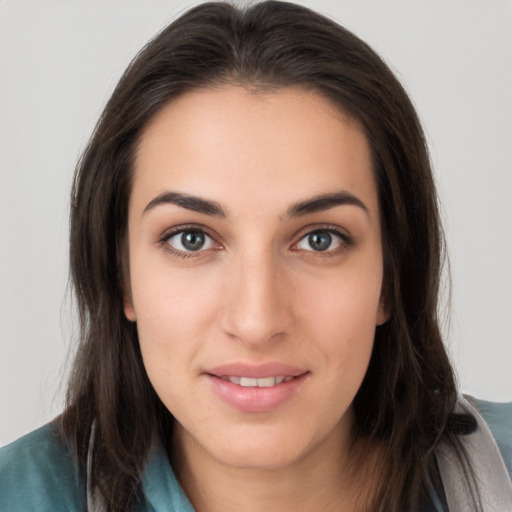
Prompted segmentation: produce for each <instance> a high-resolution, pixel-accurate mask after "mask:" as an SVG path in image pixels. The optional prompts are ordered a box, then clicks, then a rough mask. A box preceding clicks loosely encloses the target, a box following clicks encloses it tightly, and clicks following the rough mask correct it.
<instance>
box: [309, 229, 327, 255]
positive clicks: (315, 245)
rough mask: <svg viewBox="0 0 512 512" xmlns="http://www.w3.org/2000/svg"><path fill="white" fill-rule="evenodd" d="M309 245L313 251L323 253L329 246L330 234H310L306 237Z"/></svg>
mask: <svg viewBox="0 0 512 512" xmlns="http://www.w3.org/2000/svg"><path fill="white" fill-rule="evenodd" d="M308 240H309V245H310V246H311V248H312V249H313V250H314V251H325V250H326V249H328V248H329V246H330V245H331V241H332V237H331V235H330V233H326V232H323V233H311V235H309V237H308Z"/></svg>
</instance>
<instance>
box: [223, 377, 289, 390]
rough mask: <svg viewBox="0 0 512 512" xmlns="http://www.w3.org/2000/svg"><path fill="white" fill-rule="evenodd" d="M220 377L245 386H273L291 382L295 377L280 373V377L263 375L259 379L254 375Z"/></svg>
mask: <svg viewBox="0 0 512 512" xmlns="http://www.w3.org/2000/svg"><path fill="white" fill-rule="evenodd" d="M220 378H221V379H223V380H227V381H229V382H232V383H233V384H237V385H238V386H242V387H244V388H272V387H274V386H276V385H277V384H281V383H283V382H290V381H291V380H292V379H294V378H295V377H292V376H291V375H286V376H285V375H279V376H278V377H262V378H260V379H257V378H253V377H233V376H224V375H223V376H222V377H220Z"/></svg>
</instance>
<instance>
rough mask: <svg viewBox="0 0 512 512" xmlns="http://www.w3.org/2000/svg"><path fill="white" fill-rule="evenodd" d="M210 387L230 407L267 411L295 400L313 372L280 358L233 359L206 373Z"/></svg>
mask: <svg viewBox="0 0 512 512" xmlns="http://www.w3.org/2000/svg"><path fill="white" fill-rule="evenodd" d="M203 375H204V376H205V378H206V380H207V382H209V384H210V386H211V389H212V391H213V393H214V395H216V396H217V397H218V398H220V400H221V401H222V402H223V403H224V404H226V405H228V406H229V407H230V408H233V409H236V410H238V411H240V412H244V413H264V412H270V411H274V410H277V409H279V408H281V407H282V406H284V405H286V404H289V403H293V402H294V401H295V399H296V397H297V395H299V394H300V393H301V389H302V387H303V385H304V384H305V382H307V381H308V380H309V377H310V376H311V372H310V371H309V370H307V369H305V368H300V367H295V366H290V365H285V364H281V363H277V362H268V363H263V364H256V365H255V364H246V363H231V364H225V365H222V366H218V367H215V368H210V369H208V370H207V371H206V372H204V373H203Z"/></svg>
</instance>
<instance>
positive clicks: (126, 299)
mask: <svg viewBox="0 0 512 512" xmlns="http://www.w3.org/2000/svg"><path fill="white" fill-rule="evenodd" d="M123 246H124V250H123V253H122V254H121V258H120V259H121V280H122V283H121V288H122V292H123V309H124V316H126V318H127V319H128V320H130V322H136V321H137V315H136V313H135V308H134V306H133V300H132V286H131V279H130V263H129V261H128V243H127V241H126V240H125V241H124V243H123Z"/></svg>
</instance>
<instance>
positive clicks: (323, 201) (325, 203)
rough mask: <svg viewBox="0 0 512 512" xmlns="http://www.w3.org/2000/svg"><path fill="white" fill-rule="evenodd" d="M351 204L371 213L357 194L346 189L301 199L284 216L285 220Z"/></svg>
mask: <svg viewBox="0 0 512 512" xmlns="http://www.w3.org/2000/svg"><path fill="white" fill-rule="evenodd" d="M343 205H351V206H357V207H359V208H361V209H362V210H363V211H364V212H365V213H366V214H367V215H369V212H368V208H367V207H366V205H365V204H364V203H363V202H362V201H361V200H360V199H359V198H357V197H356V196H355V195H353V194H351V193H350V192H347V191H345V190H340V191H339V192H334V193H332V194H320V195H317V196H314V197H312V198H310V199H306V200H305V201H299V202H298V203H295V204H293V205H292V206H290V208H288V210H287V211H286V214H285V215H284V217H283V218H282V220H285V219H287V218H290V217H302V216H304V215H309V214H311V213H317V212H322V211H325V210H329V209H330V208H334V207H335V206H343Z"/></svg>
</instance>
